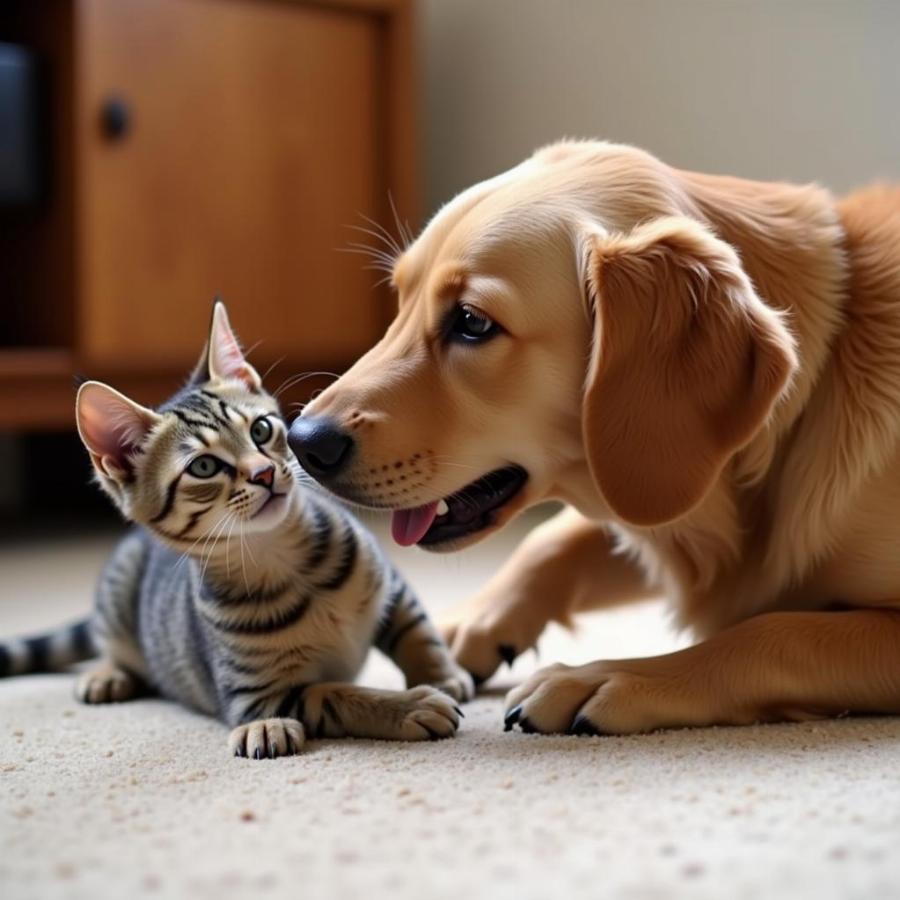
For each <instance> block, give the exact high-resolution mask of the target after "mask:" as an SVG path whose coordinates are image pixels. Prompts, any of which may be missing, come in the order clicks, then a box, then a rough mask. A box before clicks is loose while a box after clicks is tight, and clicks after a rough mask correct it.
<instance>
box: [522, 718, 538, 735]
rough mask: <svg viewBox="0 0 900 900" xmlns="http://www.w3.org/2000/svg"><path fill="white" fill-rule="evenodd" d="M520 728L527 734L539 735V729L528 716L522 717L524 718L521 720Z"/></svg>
mask: <svg viewBox="0 0 900 900" xmlns="http://www.w3.org/2000/svg"><path fill="white" fill-rule="evenodd" d="M519 728H521V729H522V731H524V732H525V734H537V733H538V730H537V728H536V727H535V725H534V723H533V722H532V721H531V719H529V718H528V716H522V718H521V719H519Z"/></svg>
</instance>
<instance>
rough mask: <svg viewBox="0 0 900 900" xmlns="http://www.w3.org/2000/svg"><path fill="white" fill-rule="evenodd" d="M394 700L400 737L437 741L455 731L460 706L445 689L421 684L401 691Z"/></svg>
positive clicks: (459, 715) (450, 735) (460, 714)
mask: <svg viewBox="0 0 900 900" xmlns="http://www.w3.org/2000/svg"><path fill="white" fill-rule="evenodd" d="M398 700H399V702H400V710H399V712H400V715H399V716H398V730H399V734H398V735H397V737H398V738H399V739H400V740H402V741H428V740H431V741H437V740H440V739H441V738H448V737H453V735H454V734H456V731H457V729H458V728H459V721H460V717H461V716H462V710H460V708H459V707H458V706H457V705H456V700H455V699H454V698H453V697H451V696H450V695H449V694H448V692H447V691H445V690H443V689H438V688H435V687H431V686H429V685H425V684H422V685H419V687H414V688H410V689H409V690H407V691H403V692H402V693H401V694H400V695H399V697H398Z"/></svg>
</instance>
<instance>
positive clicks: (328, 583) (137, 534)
mask: <svg viewBox="0 0 900 900" xmlns="http://www.w3.org/2000/svg"><path fill="white" fill-rule="evenodd" d="M261 422H262V423H264V424H260V423H261ZM79 428H80V431H81V434H82V437H83V439H84V441H85V444H86V445H87V447H88V449H89V451H90V452H91V456H92V459H93V461H94V465H95V468H96V470H97V475H98V480H99V481H100V483H101V485H102V486H103V487H104V489H105V490H106V491H107V493H109V494H110V496H111V497H112V498H113V499H114V501H115V502H116V504H117V505H118V506H119V508H120V509H121V510H122V511H123V513H124V514H125V515H126V516H127V517H128V518H129V519H131V520H132V521H134V522H135V523H136V524H137V526H138V527H136V528H135V529H134V530H132V531H131V532H130V534H129V535H128V536H127V537H126V538H124V539H123V540H122V542H121V543H120V544H119V545H118V546H117V547H116V549H115V551H114V553H113V555H112V557H111V558H110V560H109V562H108V563H107V565H106V567H105V569H104V571H103V574H102V576H101V579H100V584H99V588H98V592H97V602H96V607H95V611H94V614H93V616H92V617H91V619H90V620H89V621H88V622H84V623H79V624H78V625H76V626H74V627H72V628H70V629H68V630H64V631H60V632H58V633H55V634H52V635H48V636H43V637H36V638H29V639H25V640H22V641H18V642H11V643H9V644H7V645H4V646H0V674H18V673H22V672H26V671H39V670H48V669H56V668H61V667H64V666H66V665H69V664H71V663H72V662H75V661H77V660H79V659H83V658H87V657H90V656H93V655H97V654H99V655H100V656H102V657H103V660H104V662H103V665H102V666H101V667H100V668H99V669H97V670H96V671H93V672H89V673H87V674H86V675H85V676H83V677H82V678H81V680H80V681H79V687H78V692H79V696H80V697H81V698H82V699H83V700H85V701H86V702H93V703H99V702H108V701H115V700H125V699H128V698H130V697H132V696H137V695H138V694H140V693H141V692H142V691H144V690H146V689H150V690H152V691H155V692H158V693H160V694H162V695H163V696H165V697H169V698H172V699H174V700H178V701H179V702H181V703H184V704H186V705H187V706H190V707H192V708H194V709H197V710H200V711H202V712H205V713H208V714H210V715H215V716H218V717H219V718H221V719H222V720H223V721H225V722H226V723H228V724H229V725H231V726H234V731H233V732H232V735H231V738H230V745H231V747H232V749H233V751H234V752H235V753H236V754H238V755H250V756H257V757H260V756H263V755H269V756H275V755H279V754H283V753H286V752H294V751H296V750H297V749H298V748H299V746H300V745H301V744H302V742H303V739H304V734H308V735H327V736H341V735H353V736H359V737H376V738H396V739H421V738H427V737H443V736H448V735H450V734H453V733H454V732H455V731H456V728H457V726H458V723H459V718H458V717H459V714H460V713H459V710H458V707H456V705H455V701H457V700H463V699H468V697H469V696H471V692H472V685H471V679H470V678H469V677H468V675H466V674H465V673H463V672H461V671H460V670H459V669H458V668H457V667H456V665H455V664H454V663H453V662H452V660H451V658H450V655H449V652H448V651H447V649H446V647H445V645H444V644H443V642H442V641H441V639H440V637H439V636H438V634H437V632H436V630H435V629H434V627H433V626H432V625H431V623H430V622H429V620H428V617H427V616H426V614H425V611H424V610H423V608H422V606H421V605H420V603H419V601H418V600H417V599H416V597H415V596H414V594H413V592H412V591H411V589H410V588H409V587H408V586H407V585H406V583H405V582H404V580H403V579H402V578H401V576H400V575H399V574H398V573H397V572H396V570H394V569H393V568H392V567H391V566H390V564H389V563H387V561H386V560H385V559H384V558H383V557H382V555H381V552H380V550H379V548H378V546H377V544H376V542H375V540H374V538H373V537H372V535H371V534H370V533H369V532H368V531H367V530H366V529H365V528H363V527H362V526H361V525H360V524H359V523H358V522H357V521H356V520H355V519H354V518H353V517H352V516H351V515H350V514H349V513H348V512H346V511H345V510H344V509H343V508H342V507H339V506H338V505H337V504H336V503H334V502H333V501H332V500H331V499H330V498H328V497H327V496H325V495H323V494H322V493H321V490H320V489H318V488H316V487H315V486H314V482H312V480H311V479H309V478H307V477H306V476H305V474H304V473H303V472H302V470H301V469H300V467H299V466H298V464H297V462H296V460H295V459H294V457H293V456H292V454H291V453H290V450H289V448H288V446H287V441H286V431H285V426H284V423H283V422H282V421H281V418H280V416H279V415H278V409H277V404H276V402H275V400H274V399H273V398H272V397H271V396H270V395H268V394H267V393H265V392H264V391H263V389H262V386H261V384H260V382H259V377H258V376H257V375H256V373H255V372H254V371H253V370H252V368H251V367H250V366H249V364H248V363H247V362H246V360H245V359H244V358H243V356H242V354H241V353H240V350H239V348H238V345H237V342H236V340H235V339H234V336H233V334H232V333H231V330H230V327H229V326H228V323H227V318H226V317H225V313H224V308H223V307H221V305H217V307H216V311H215V315H214V321H213V328H212V332H211V336H210V341H209V344H208V351H207V355H206V364H205V365H201V366H200V367H199V368H198V372H197V373H195V376H194V378H193V380H192V382H191V384H190V385H189V386H188V387H187V388H185V389H184V390H182V391H181V392H180V393H179V394H178V395H176V397H174V398H173V399H172V400H171V401H169V402H168V403H167V404H165V405H164V406H162V407H161V408H160V409H159V410H158V411H156V412H152V411H150V410H146V409H144V408H142V407H138V406H137V405H136V404H133V403H131V401H128V400H127V399H126V398H124V397H122V396H121V395H118V394H116V393H115V392H113V391H112V390H111V389H110V388H106V387H105V386H102V385H98V384H96V383H89V384H88V385H85V386H84V387H82V389H81V393H80V395H79ZM201 457H203V458H205V459H206V460H207V461H206V462H204V463H201V464H198V463H197V460H198V458H201ZM209 460H215V461H216V462H215V463H213V462H209ZM198 465H199V468H198ZM211 468H216V471H215V472H214V473H213V474H212V475H207V474H206V473H207V471H209V470H211ZM198 473H200V474H199V475H198ZM372 645H375V646H377V647H378V648H379V649H381V650H382V651H384V652H385V653H386V654H387V655H389V656H390V657H392V658H393V659H394V660H395V661H396V662H397V664H398V665H399V666H400V668H401V669H402V670H403V672H404V674H405V675H406V679H407V683H408V685H409V687H410V689H408V690H406V691H377V690H372V689H368V688H362V687H359V686H356V685H353V684H352V681H353V679H354V677H355V676H356V675H357V673H358V672H359V670H360V668H361V666H362V664H363V662H364V660H365V658H366V655H367V653H368V650H369V648H370V647H371V646H372ZM4 670H5V672H4ZM438 689H440V690H438Z"/></svg>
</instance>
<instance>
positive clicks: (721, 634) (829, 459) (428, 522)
mask: <svg viewBox="0 0 900 900" xmlns="http://www.w3.org/2000/svg"><path fill="white" fill-rule="evenodd" d="M391 283H392V285H393V286H394V288H395V290H396V292H397V295H398V297H399V311H398V313H397V316H396V319H395V320H394V322H393V324H392V325H391V326H390V328H389V329H388V331H387V333H386V335H385V336H384V338H383V339H382V340H381V341H380V343H378V344H377V345H376V346H375V347H374V348H373V349H372V350H371V351H369V352H368V353H367V354H365V355H364V356H363V357H362V358H361V359H360V360H359V361H358V362H357V363H356V364H355V365H354V366H353V367H352V368H351V369H350V370H349V371H348V372H347V373H346V374H345V375H343V376H342V377H341V378H340V379H339V380H338V381H336V382H335V383H334V384H332V385H331V386H330V387H329V388H328V389H327V390H325V391H324V393H322V394H321V395H320V396H319V397H318V398H317V399H316V400H315V401H314V402H312V403H311V404H310V405H309V406H308V407H307V408H306V410H305V412H304V415H303V416H302V417H300V418H298V419H297V420H296V421H295V422H294V424H293V427H292V429H291V443H292V446H293V447H294V449H295V451H296V453H297V455H298V457H299V458H300V460H301V462H302V463H303V464H304V466H305V467H306V468H307V470H308V471H309V472H311V473H312V474H313V475H314V476H315V477H316V478H318V479H319V480H320V481H321V482H322V484H324V485H325V486H326V487H327V488H329V489H330V490H331V491H333V492H334V493H336V494H338V495H339V496H341V497H343V498H345V499H346V500H348V501H352V502H354V503H359V504H363V505H365V506H368V507H375V508H381V509H387V510H392V530H393V534H394V537H395V538H396V539H397V540H398V541H399V542H400V543H402V544H418V545H420V546H422V547H424V548H425V549H428V550H436V551H446V550H454V549H457V548H460V547H464V546H467V545H469V544H472V543H473V542H475V541H478V540H481V539H482V538H484V537H485V536H487V535H488V534H491V533H492V532H493V531H495V530H497V529H498V528H501V527H503V525H504V524H505V523H506V522H508V521H509V520H510V519H511V518H512V517H513V516H515V515H516V514H517V513H519V512H520V511H521V510H523V509H525V508H526V507H529V506H531V505H533V504H536V503H539V502H541V501H544V500H547V499H548V498H556V499H559V500H562V501H563V502H564V504H565V508H564V509H563V511H562V512H561V513H559V515H558V516H556V517H555V518H553V519H551V520H550V521H548V522H546V523H545V524H543V525H541V526H539V527H538V528H537V529H535V530H534V531H532V532H531V534H530V535H529V536H528V537H527V538H526V539H525V541H524V542H523V544H522V545H521V546H520V547H519V549H518V550H517V551H516V552H515V553H514V554H513V556H512V557H511V558H510V560H509V561H508V562H507V563H506V564H505V565H504V566H503V567H502V568H501V570H500V571H499V572H498V573H497V575H496V576H495V577H494V579H493V580H492V581H491V582H490V583H489V584H488V585H487V587H485V588H484V589H483V590H482V591H481V592H480V593H479V594H478V595H477V596H475V597H474V598H472V599H471V600H469V601H467V602H466V603H465V604H464V605H463V606H462V607H460V608H459V609H457V610H456V611H454V613H453V614H452V615H451V617H450V618H449V619H448V621H447V622H446V623H445V634H446V636H447V638H448V640H449V641H450V643H451V647H452V650H453V652H454V655H455V656H456V658H457V659H458V661H459V662H460V663H461V664H462V665H463V666H465V667H466V668H468V669H469V670H470V671H471V672H472V673H473V674H474V675H475V676H476V677H478V678H479V679H484V678H487V677H488V676H489V675H490V674H491V673H492V672H493V671H494V670H495V669H496V668H497V666H498V665H499V664H500V662H501V661H502V660H504V659H505V660H511V659H512V658H514V657H515V656H516V655H517V654H518V653H521V652H522V651H523V650H525V649H526V648H528V647H530V646H532V645H533V644H534V642H535V641H536V640H537V638H538V637H539V635H540V634H541V632H542V630H543V629H544V627H545V625H546V624H547V623H548V622H550V621H551V620H555V621H559V622H563V623H567V622H569V621H570V619H571V617H572V616H573V615H574V614H576V613H578V612H580V611H583V610H595V609H601V608H604V607H610V606H612V605H614V604H623V603H627V602H629V601H632V600H637V599H642V598H646V597H648V596H652V595H658V594H660V593H662V594H665V595H666V597H667V598H668V600H669V602H670V603H671V604H672V605H673V607H674V610H675V612H676V616H677V619H678V621H679V622H680V623H681V624H682V625H683V626H686V627H688V628H690V629H692V631H693V633H694V634H695V635H696V637H697V639H698V642H697V643H696V644H694V645H693V646H691V647H689V648H688V649H684V650H681V651H678V652H675V653H671V654H668V655H664V656H657V657H651V658H646V659H624V660H609V661H597V662H592V663H589V664H587V665H581V666H574V667H573V666H565V665H559V664H557V665H550V666H549V667H547V668H543V669H541V670H539V671H537V672H536V673H535V674H534V675H533V676H532V677H530V678H528V679H527V680H526V681H525V682H524V683H523V684H521V685H520V686H519V687H516V688H515V689H514V690H513V691H512V692H511V693H510V694H509V695H508V697H507V700H506V711H505V721H506V727H507V728H508V729H509V728H512V727H515V726H518V727H519V728H521V729H523V730H525V731H530V732H541V733H566V732H568V733H576V734H628V733H635V732H645V731H650V730H656V729H660V728H668V727H684V726H706V725H713V724H722V725H741V724H749V723H755V722H763V721H787V720H803V719H808V718H814V717H826V716H836V715H841V714H845V713H848V712H850V713H861V714H862V713H870V714H881V713H897V712H900V515H898V512H900V189H896V188H890V187H886V186H876V187H872V188H868V189H865V190H863V191H860V192H858V193H855V194H852V195H850V196H848V197H846V198H845V199H842V200H836V199H835V198H834V197H833V196H832V195H831V194H830V193H829V192H828V191H826V190H824V189H822V188H820V187H817V186H794V185H789V184H769V183H761V182H753V181H744V180H740V179H737V178H730V177H721V176H714V175H703V174H697V173H691V172H686V171H680V170H677V169H674V168H672V167H670V166H668V165H666V164H664V163H663V162H661V161H660V160H658V159H657V158H655V157H653V156H652V155H650V154H648V153H646V152H643V151H642V150H639V149H636V148H633V147H629V146H624V145H617V144H612V143H604V142H564V143H560V144H556V145H552V146H549V147H546V148H544V149H541V150H539V151H538V152H537V153H535V154H534V155H533V156H532V157H530V158H529V159H527V160H526V161H525V162H523V163H522V164H520V165H518V166H516V167H515V168H513V169H511V170H510V171H508V172H506V173H504V174H502V175H499V176H498V177H495V178H492V179H490V180H487V181H485V182H483V183H481V184H478V185H476V186H475V187H472V188H470V189H469V190H466V191H465V192H464V193H462V194H460V195H459V196H458V197H456V198H455V199H454V200H453V201H451V202H450V203H449V204H447V205H446V206H445V207H444V208H443V209H441V210H440V211H439V212H438V213H437V215H436V216H435V217H434V218H433V220H432V221H431V222H430V223H429V224H428V225H427V227H426V228H425V229H424V231H423V232H422V234H421V235H420V236H419V237H418V239H416V240H415V241H414V242H412V243H411V244H410V245H409V246H408V247H407V248H406V249H405V250H403V251H402V253H401V254H400V255H399V257H398V258H397V259H396V261H395V262H393V263H392V266H391Z"/></svg>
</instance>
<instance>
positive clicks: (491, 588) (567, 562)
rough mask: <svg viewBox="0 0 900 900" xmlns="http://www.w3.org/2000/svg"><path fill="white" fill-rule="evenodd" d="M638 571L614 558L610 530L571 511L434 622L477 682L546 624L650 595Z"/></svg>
mask: <svg viewBox="0 0 900 900" xmlns="http://www.w3.org/2000/svg"><path fill="white" fill-rule="evenodd" d="M654 593H656V591H654V590H651V589H650V588H648V587H647V585H646V584H645V582H644V580H643V578H642V576H641V574H640V572H639V570H638V569H637V568H636V567H635V566H634V565H633V564H632V563H631V562H630V561H629V560H627V559H624V558H623V557H621V556H617V555H614V554H613V552H612V542H611V539H610V536H609V534H608V532H606V531H605V530H604V529H603V527H602V526H600V525H599V524H598V523H596V522H592V521H590V520H588V519H585V518H584V517H583V516H581V515H580V514H579V513H577V512H576V511H575V510H574V509H565V510H563V511H562V512H561V513H559V515H557V516H555V517H554V518H553V519H551V520H550V521H549V522H545V523H544V524H543V525H540V526H539V527H538V528H536V529H535V530H534V531H532V532H531V534H529V535H528V537H526V538H525V540H524V541H523V542H522V543H521V544H520V545H519V547H518V549H517V550H516V551H515V553H513V554H512V556H511V557H510V558H509V559H508V560H507V562H506V563H505V565H504V566H503V567H502V568H501V569H500V571H499V572H498V573H497V574H496V575H495V576H494V577H493V578H492V579H491V581H490V582H488V584H487V585H486V586H485V587H484V588H483V589H482V590H481V591H480V592H479V593H478V594H476V595H475V596H474V597H472V598H471V599H469V600H468V601H466V602H465V603H464V604H462V605H461V606H459V607H457V608H456V609H454V610H452V611H451V612H450V613H449V614H447V615H446V616H445V617H443V619H441V620H440V621H439V625H440V628H441V631H442V632H443V635H444V638H445V639H446V641H447V643H448V644H449V645H450V649H451V650H452V652H453V655H454V656H455V657H456V660H457V662H459V664H460V665H462V666H463V667H464V668H466V669H468V670H469V671H470V672H471V673H472V674H473V676H474V677H475V679H476V681H478V682H481V681H484V680H485V679H487V678H489V677H490V676H491V675H492V674H493V673H494V671H496V669H497V667H498V666H499V665H500V663H501V662H503V661H504V660H505V661H506V662H509V663H511V662H512V661H513V660H514V659H515V658H516V657H517V656H518V655H519V654H520V653H522V652H523V651H525V650H527V649H528V648H529V647H532V646H533V645H534V643H535V642H536V641H537V639H538V637H540V635H541V632H542V631H543V630H544V628H545V627H546V626H547V623H548V622H551V621H556V622H561V623H562V624H565V625H568V624H569V622H570V616H571V615H572V613H574V612H577V611H579V610H584V609H596V608H599V607H601V606H614V605H616V604H618V603H624V602H627V601H629V600H638V599H642V598H645V597H649V596H653V594H654Z"/></svg>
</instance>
